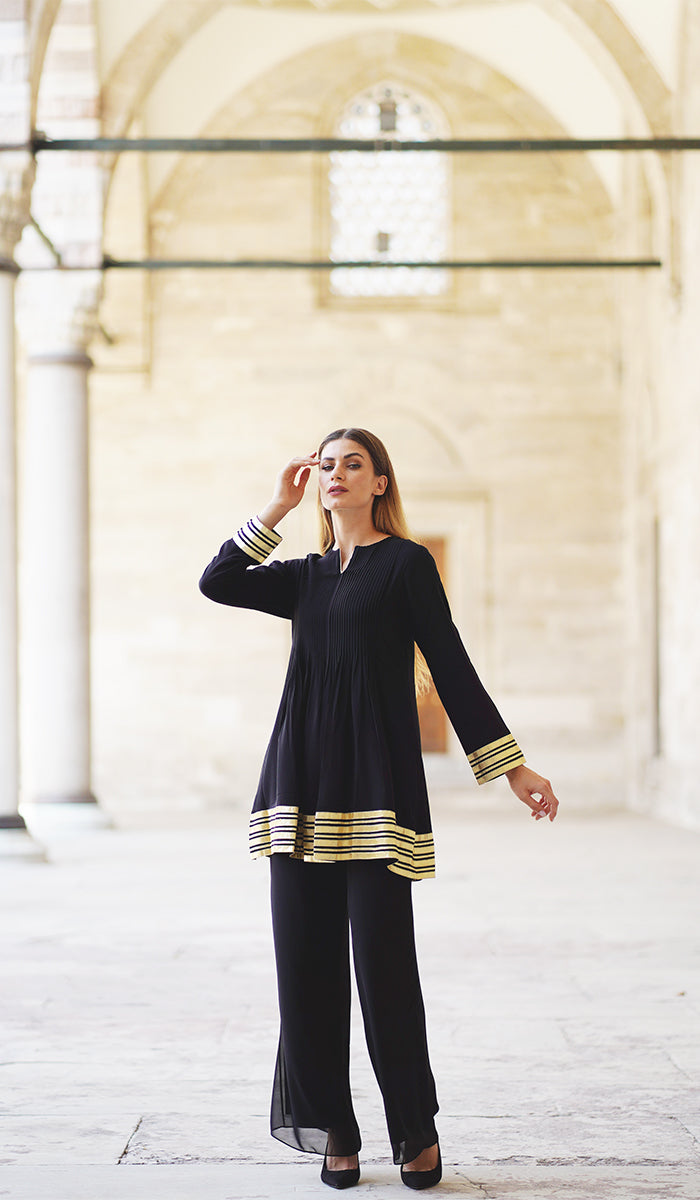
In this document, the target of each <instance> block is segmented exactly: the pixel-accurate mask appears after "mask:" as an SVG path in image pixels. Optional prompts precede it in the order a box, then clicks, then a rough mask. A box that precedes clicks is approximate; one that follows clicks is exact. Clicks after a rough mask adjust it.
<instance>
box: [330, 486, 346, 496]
mask: <svg viewBox="0 0 700 1200" xmlns="http://www.w3.org/2000/svg"><path fill="white" fill-rule="evenodd" d="M347 490H348V489H347V488H344V487H332V488H329V489H328V495H329V496H339V495H340V494H341V492H347Z"/></svg>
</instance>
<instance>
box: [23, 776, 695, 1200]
mask: <svg viewBox="0 0 700 1200" xmlns="http://www.w3.org/2000/svg"><path fill="white" fill-rule="evenodd" d="M434 810H435V817H436V826H437V839H436V840H437V850H438V878H437V880H435V881H432V882H424V883H421V884H419V885H417V887H416V889H415V900H416V909H417V924H418V936H419V952H420V958H421V963H422V971H423V982H424V991H425V996H426V1005H427V1010H428V1018H429V1035H430V1040H431V1047H432V1057H433V1067H434V1070H435V1074H436V1077H437V1080H438V1091H439V1095H440V1100H441V1113H440V1115H439V1118H438V1120H439V1129H440V1134H441V1142H442V1147H443V1157H444V1160H445V1178H444V1181H443V1183H442V1184H441V1185H440V1187H439V1188H438V1189H436V1191H435V1193H431V1194H445V1195H451V1196H479V1197H483V1198H493V1200H501V1198H503V1200H549V1198H552V1200H554V1198H555V1197H556V1198H557V1200H558V1198H560V1197H561V1198H562V1200H599V1198H600V1200H617V1198H619V1200H637V1198H638V1197H655V1198H660V1197H664V1198H665V1197H682V1198H683V1200H699V1198H700V920H699V917H700V835H698V834H693V833H688V832H686V831H683V830H680V829H674V828H671V827H669V826H665V825H661V824H657V823H654V822H652V821H649V820H646V819H644V818H641V817H636V816H633V815H626V814H625V815H622V814H616V815H608V816H600V815H597V816H591V817H583V816H580V815H578V816H566V815H562V816H561V817H560V818H559V820H558V821H557V822H556V823H555V824H554V825H549V824H548V823H547V824H545V823H544V822H540V823H537V824H535V823H534V822H532V821H529V820H528V818H527V816H526V814H525V812H524V810H523V811H522V812H521V811H520V810H517V811H515V810H512V811H511V810H508V811H507V813H504V814H503V815H493V814H490V813H480V812H475V811H474V810H473V809H472V810H471V811H469V810H467V811H464V810H462V811H460V807H459V797H457V796H438V797H437V798H436V800H435V801H434ZM244 832H245V831H244V828H243V819H242V818H240V819H232V820H230V821H229V822H228V823H221V824H219V825H216V826H212V824H211V822H209V823H208V824H206V825H198V826H193V827H191V828H179V829H175V830H173V829H169V830H164V829H154V828H150V829H138V830H137V829H131V830H126V831H125V830H121V831H119V830H117V831H111V832H105V831H103V832H99V833H97V832H93V833H82V834H81V835H79V836H76V837H74V838H66V837H65V836H64V837H62V838H61V839H59V840H58V841H56V842H54V843H53V844H52V845H51V846H50V847H49V852H50V860H51V861H50V862H49V863H48V864H39V863H29V862H24V863H21V862H16V863H3V864H2V865H1V870H0V903H2V906H3V911H4V913H5V920H4V934H5V936H4V949H3V952H2V961H1V966H0V971H1V972H2V978H3V981H2V984H1V985H0V988H1V990H0V1019H1V1022H2V1029H3V1043H4V1044H3V1051H2V1064H1V1066H0V1084H1V1086H0V1118H1V1120H0V1130H1V1132H0V1196H1V1197H11V1200H35V1198H36V1200H38V1198H39V1197H41V1200H161V1198H163V1200H164V1198H165V1197H167V1200H232V1198H234V1197H235V1198H237V1200H238V1198H241V1200H254V1198H256V1200H257V1198H258V1197H261V1198H262V1197H272V1196H275V1197H286V1196H304V1197H306V1196H313V1195H319V1196H321V1195H323V1194H325V1195H326V1196H328V1195H329V1194H330V1193H329V1192H328V1190H327V1189H325V1188H323V1185H322V1184H321V1183H320V1182H319V1180H318V1169H319V1163H318V1161H317V1160H316V1159H315V1158H308V1157H306V1156H302V1155H298V1154H294V1152H292V1151H289V1150H287V1149H286V1148H285V1147H283V1146H281V1145H279V1144H278V1143H276V1142H274V1141H272V1140H271V1139H270V1138H269V1137H268V1134H267V1106H268V1093H269V1083H270V1074H271V1069H272V1064H273V1059H274V1056H275V1050H276V1035H277V1028H276V1025H277V1021H276V1009H275V992H274V977H273V971H272V960H271V951H270V935H269V918H268V912H267V869H266V865H265V864H264V863H249V862H248V860H247V859H246V857H245V848H244ZM353 1080H354V1091H355V1094H356V1098H357V1109H358V1117H359V1119H360V1123H361V1126H362V1129H363V1132H364V1137H365V1145H364V1150H363V1155H362V1162H363V1186H362V1187H361V1189H360V1191H359V1192H358V1193H357V1194H358V1195H362V1194H370V1195H371V1196H372V1197H374V1198H375V1200H385V1198H388V1197H390V1196H391V1197H398V1196H399V1195H400V1194H401V1193H402V1192H403V1195H407V1194H408V1193H407V1192H405V1191H403V1189H402V1188H401V1185H400V1182H399V1179H398V1170H397V1168H395V1167H393V1166H392V1165H391V1164H390V1163H389V1161H388V1156H387V1146H386V1140H385V1136H384V1125H383V1117H382V1112H381V1106H380V1102H379V1098H378V1094H377V1089H376V1085H375V1083H374V1080H373V1077H372V1074H371V1070H370V1068H369V1065H368V1061H367V1056H366V1051H365V1048H364V1043H363V1039H362V1034H361V1029H360V1027H359V1025H356V1028H355V1034H354V1052H353Z"/></svg>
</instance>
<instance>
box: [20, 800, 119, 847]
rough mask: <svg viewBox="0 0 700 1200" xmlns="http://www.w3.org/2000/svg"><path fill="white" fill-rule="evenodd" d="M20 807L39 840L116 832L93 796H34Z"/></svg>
mask: <svg viewBox="0 0 700 1200" xmlns="http://www.w3.org/2000/svg"><path fill="white" fill-rule="evenodd" d="M20 807H21V809H22V815H23V816H25V817H26V819H27V825H28V826H29V828H30V830H31V831H32V833H36V834H37V836H38V837H39V838H40V839H44V838H46V839H47V840H48V839H50V838H52V837H58V836H61V835H63V834H65V835H70V836H73V835H74V834H78V833H88V832H92V831H93V830H97V829H113V828H114V823H113V821H111V820H110V818H109V817H108V816H107V814H106V813H104V812H103V811H102V809H101V808H100V806H99V804H98V803H97V800H96V798H95V797H94V796H93V795H92V793H87V794H82V795H80V794H79V795H56V796H32V798H31V800H26V801H25V802H24V803H23V804H22V805H21V806H20Z"/></svg>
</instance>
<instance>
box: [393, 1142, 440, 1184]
mask: <svg viewBox="0 0 700 1200" xmlns="http://www.w3.org/2000/svg"><path fill="white" fill-rule="evenodd" d="M441 1179H442V1158H441V1156H440V1145H439V1143H438V1160H437V1166H436V1167H433V1168H432V1169H431V1170H430V1171H406V1173H405V1174H404V1169H403V1167H402V1168H401V1182H402V1183H405V1184H406V1187H407V1188H413V1190H414V1192H422V1191H423V1189H424V1188H430V1187H435V1184H436V1183H439V1182H440V1180H441Z"/></svg>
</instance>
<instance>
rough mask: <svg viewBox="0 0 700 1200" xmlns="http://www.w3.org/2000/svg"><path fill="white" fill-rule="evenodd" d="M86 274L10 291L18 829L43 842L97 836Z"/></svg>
mask: <svg viewBox="0 0 700 1200" xmlns="http://www.w3.org/2000/svg"><path fill="white" fill-rule="evenodd" d="M99 291H100V276H99V273H98V272H94V271H85V272H76V273H75V274H71V275H68V274H65V275H62V274H61V273H60V271H53V272H45V273H44V272H41V273H39V274H38V275H36V276H33V277H31V278H30V277H28V276H25V277H24V278H23V280H22V315H23V322H22V327H23V333H24V341H25V344H26V353H27V396H26V415H25V429H24V453H23V489H22V497H23V519H22V533H23V543H22V544H23V571H22V622H23V639H22V640H23V653H22V667H23V726H24V737H23V745H24V748H25V753H26V771H25V776H26V789H25V791H26V801H25V803H24V805H23V809H24V811H25V812H26V814H27V816H28V819H29V822H30V826H31V827H32V829H36V830H37V831H38V832H39V834H42V833H44V834H46V835H47V836H50V835H51V834H52V833H54V832H60V831H61V830H64V829H65V830H73V829H76V828H80V827H84V826H88V827H95V826H106V825H109V824H110V822H109V820H108V819H107V818H106V817H105V815H104V813H103V812H102V811H101V809H100V808H99V806H98V804H97V801H96V799H95V796H94V794H93V792H92V786H91V755H90V577H89V576H90V548H89V450H88V373H89V370H90V367H91V365H92V363H91V361H90V358H89V357H88V355H87V350H86V347H87V345H88V343H89V340H90V338H91V336H92V333H93V331H94V326H95V320H96V311H97V304H98V299H99Z"/></svg>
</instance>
